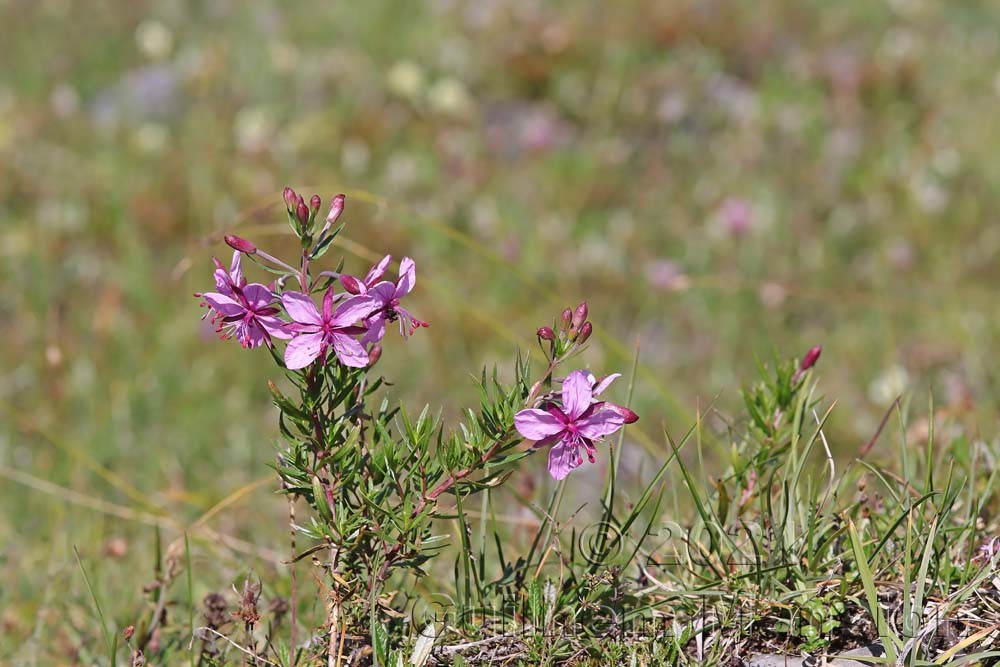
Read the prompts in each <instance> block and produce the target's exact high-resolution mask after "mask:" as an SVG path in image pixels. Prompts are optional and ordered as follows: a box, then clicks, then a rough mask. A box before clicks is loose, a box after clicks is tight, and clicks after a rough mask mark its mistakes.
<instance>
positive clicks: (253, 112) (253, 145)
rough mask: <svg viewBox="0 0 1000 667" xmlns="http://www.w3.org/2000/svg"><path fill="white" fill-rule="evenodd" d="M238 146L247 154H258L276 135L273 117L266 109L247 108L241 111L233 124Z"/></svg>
mask: <svg viewBox="0 0 1000 667" xmlns="http://www.w3.org/2000/svg"><path fill="white" fill-rule="evenodd" d="M233 133H234V134H235V136H236V144H237V145H238V146H239V147H240V149H241V150H242V151H243V152H245V153H258V152H260V151H262V150H264V149H265V148H267V144H268V143H269V142H270V140H271V136H272V135H273V133H274V126H273V123H272V122H271V116H270V114H268V112H267V110H266V109H260V108H257V107H247V108H244V109H240V110H239V112H238V113H237V114H236V120H235V122H234V123H233Z"/></svg>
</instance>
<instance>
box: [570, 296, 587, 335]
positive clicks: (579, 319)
mask: <svg viewBox="0 0 1000 667" xmlns="http://www.w3.org/2000/svg"><path fill="white" fill-rule="evenodd" d="M586 321H587V302H586V301H581V302H580V305H579V306H577V307H576V310H574V311H573V328H574V329H579V328H580V327H582V326H583V323H584V322H586Z"/></svg>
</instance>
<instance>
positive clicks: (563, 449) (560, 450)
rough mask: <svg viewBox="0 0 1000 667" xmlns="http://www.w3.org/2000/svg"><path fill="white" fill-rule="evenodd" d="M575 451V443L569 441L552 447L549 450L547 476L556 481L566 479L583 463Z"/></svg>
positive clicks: (576, 448) (566, 440) (563, 441)
mask: <svg viewBox="0 0 1000 667" xmlns="http://www.w3.org/2000/svg"><path fill="white" fill-rule="evenodd" d="M577 450H578V447H577V444H576V442H574V441H573V440H569V439H564V440H562V441H560V442H558V443H556V444H555V445H553V447H552V449H550V450H549V474H550V475H552V476H553V477H555V478H556V479H566V476H567V475H568V474H570V472H572V471H573V469H574V468H576V467H577V466H579V465H580V463H582V461H583V458H582V457H581V456H580V453H579V451H577Z"/></svg>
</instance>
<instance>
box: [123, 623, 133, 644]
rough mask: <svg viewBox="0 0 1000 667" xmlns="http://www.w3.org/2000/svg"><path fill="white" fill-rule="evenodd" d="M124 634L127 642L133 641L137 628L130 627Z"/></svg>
mask: <svg viewBox="0 0 1000 667" xmlns="http://www.w3.org/2000/svg"><path fill="white" fill-rule="evenodd" d="M122 634H123V635H125V641H128V640H130V639H132V635H134V634H135V626H134V625H130V626H128V627H127V628H125V631H124V632H123V633H122Z"/></svg>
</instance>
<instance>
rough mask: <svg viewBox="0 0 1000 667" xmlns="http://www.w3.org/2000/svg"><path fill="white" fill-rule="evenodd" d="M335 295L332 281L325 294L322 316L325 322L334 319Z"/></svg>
mask: <svg viewBox="0 0 1000 667" xmlns="http://www.w3.org/2000/svg"><path fill="white" fill-rule="evenodd" d="M333 296H334V295H333V284H332V283H331V284H330V286H329V287H328V288H327V289H326V292H325V293H324V294H323V314H322V318H323V321H324V322H329V321H330V320H331V319H333V302H334V298H333Z"/></svg>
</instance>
